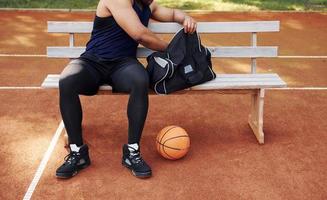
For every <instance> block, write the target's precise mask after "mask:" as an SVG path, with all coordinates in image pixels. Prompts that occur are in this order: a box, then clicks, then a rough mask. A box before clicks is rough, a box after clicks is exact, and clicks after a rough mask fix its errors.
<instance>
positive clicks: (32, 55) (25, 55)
mask: <svg viewBox="0 0 327 200" xmlns="http://www.w3.org/2000/svg"><path fill="white" fill-rule="evenodd" d="M0 57H47V55H45V54H41V55H36V54H0Z"/></svg>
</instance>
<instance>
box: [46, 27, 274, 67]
mask: <svg viewBox="0 0 327 200" xmlns="http://www.w3.org/2000/svg"><path fill="white" fill-rule="evenodd" d="M92 27H93V22H57V21H49V22H48V32H49V33H67V34H69V46H66V47H62V46H61V47H47V56H48V57H51V58H76V57H78V56H79V55H80V54H81V53H82V52H83V51H84V50H85V47H79V46H74V34H79V33H88V34H89V33H91V32H92ZM148 27H149V29H150V30H151V31H153V32H154V33H158V34H175V33H176V32H177V31H178V30H180V29H181V28H182V26H181V25H179V24H177V23H150V24H149V26H148ZM279 27H280V23H279V21H246V22H199V23H198V28H197V31H198V33H206V34H215V33H251V37H250V39H251V40H250V43H251V44H250V45H249V46H232V47H231V46H212V47H208V46H207V47H208V49H209V50H210V52H211V53H212V57H219V58H251V62H252V63H251V66H252V68H251V72H252V73H255V72H256V58H261V57H277V56H278V53H277V52H278V47H277V46H257V33H259V32H278V31H279V29H280V28H279ZM152 52H153V51H152V50H150V49H147V48H145V47H138V51H137V57H138V58H144V57H147V56H148V55H149V54H151V53H152Z"/></svg>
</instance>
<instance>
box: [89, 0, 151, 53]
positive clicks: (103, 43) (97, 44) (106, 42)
mask: <svg viewBox="0 0 327 200" xmlns="http://www.w3.org/2000/svg"><path fill="white" fill-rule="evenodd" d="M133 8H134V10H135V12H136V13H137V15H138V16H139V18H140V21H141V22H142V24H143V25H144V26H148V23H149V19H150V16H151V10H150V7H149V6H143V9H141V8H140V7H139V6H138V5H137V4H136V0H134V4H133ZM137 46H138V43H137V42H136V41H135V40H134V39H133V38H131V37H130V36H129V35H128V34H127V33H126V32H125V31H124V30H123V29H122V28H121V27H120V26H119V25H118V24H117V22H116V21H115V19H114V18H113V16H109V17H98V16H95V19H94V24H93V30H92V34H91V39H90V40H89V42H88V43H87V45H86V51H85V53H84V54H91V55H92V56H96V57H98V58H100V59H115V58H121V57H136V50H137Z"/></svg>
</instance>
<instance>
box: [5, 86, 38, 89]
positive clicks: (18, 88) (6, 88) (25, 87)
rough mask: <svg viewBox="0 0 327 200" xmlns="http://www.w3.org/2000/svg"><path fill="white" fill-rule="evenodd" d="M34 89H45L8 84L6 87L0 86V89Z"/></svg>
mask: <svg viewBox="0 0 327 200" xmlns="http://www.w3.org/2000/svg"><path fill="white" fill-rule="evenodd" d="M17 89H19V90H34V89H43V88H42V87H24V86H22V87H10V86H8V87H7V86H6V87H0V90H17Z"/></svg>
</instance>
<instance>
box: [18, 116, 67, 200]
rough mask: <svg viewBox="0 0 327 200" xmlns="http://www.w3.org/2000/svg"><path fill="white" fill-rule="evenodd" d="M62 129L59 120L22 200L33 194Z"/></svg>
mask: <svg viewBox="0 0 327 200" xmlns="http://www.w3.org/2000/svg"><path fill="white" fill-rule="evenodd" d="M63 129H64V123H63V121H62V120H61V122H60V124H59V126H58V128H57V131H56V133H55V134H54V136H53V137H52V140H51V143H50V145H49V147H48V150H47V151H46V152H45V154H44V156H43V158H42V161H41V163H40V165H39V167H38V168H37V170H36V172H35V175H34V178H33V180H32V182H31V184H30V186H29V187H28V189H27V191H26V193H25V196H24V198H23V200H30V199H31V197H32V195H33V192H34V190H35V188H36V185H37V184H38V182H39V181H40V178H41V176H42V173H43V171H44V169H45V167H46V165H47V163H48V161H49V159H50V156H51V154H52V152H53V150H54V148H55V146H56V144H57V142H58V139H59V136H60V134H61V132H62V130H63Z"/></svg>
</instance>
